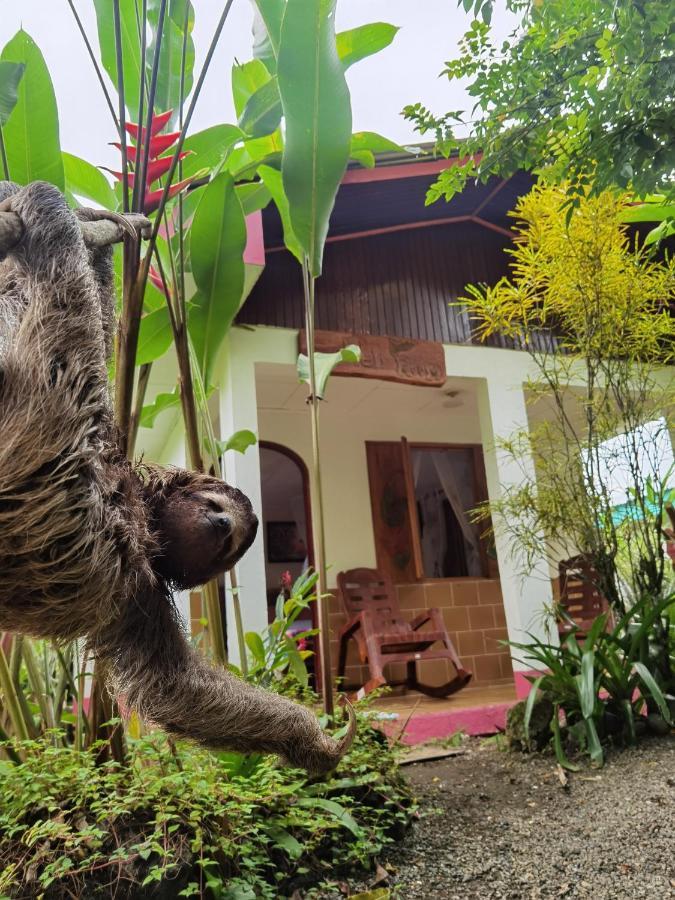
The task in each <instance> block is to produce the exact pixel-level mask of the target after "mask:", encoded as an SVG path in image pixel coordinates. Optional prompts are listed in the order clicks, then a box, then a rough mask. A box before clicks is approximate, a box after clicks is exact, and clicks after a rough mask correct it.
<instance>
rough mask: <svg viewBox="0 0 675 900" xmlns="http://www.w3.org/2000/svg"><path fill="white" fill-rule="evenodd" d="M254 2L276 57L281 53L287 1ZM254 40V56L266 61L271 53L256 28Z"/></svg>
mask: <svg viewBox="0 0 675 900" xmlns="http://www.w3.org/2000/svg"><path fill="white" fill-rule="evenodd" d="M254 2H255V5H256V7H257V9H258V12H259V14H260V18H261V19H262V21H263V24H264V26H265V31H266V37H267V40H268V41H269V44H270V47H271V52H272V54H273V55H274V56H277V55H278V53H279V41H280V39H281V22H282V20H283V18H284V11H285V9H286V0H254ZM254 38H255V46H254V48H253V49H254V56H255V57H256V58H257V59H263V60H266V59H267V58H268V57H269V55H270V51H269V49H268V48H267V47H266V46H265V40H264V37H263V36H262V35H259V34H258V32H257V30H256V29H255V28H254Z"/></svg>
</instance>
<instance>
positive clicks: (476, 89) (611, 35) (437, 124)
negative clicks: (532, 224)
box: [404, 0, 675, 218]
mask: <svg viewBox="0 0 675 900" xmlns="http://www.w3.org/2000/svg"><path fill="white" fill-rule="evenodd" d="M460 4H461V5H463V6H464V9H465V10H466V11H467V12H468V11H473V13H474V14H475V15H476V16H477V17H478V16H480V17H481V20H480V21H479V20H478V19H476V20H475V21H473V22H472V24H471V27H470V28H469V30H468V31H467V32H466V34H465V35H464V37H463V39H462V41H461V42H460V47H459V49H460V53H459V56H458V57H456V58H455V59H452V60H450V61H449V62H447V63H446V64H445V68H444V69H443V74H444V75H445V76H446V77H447V78H448V79H449V80H451V81H453V80H457V79H466V80H468V90H469V94H470V96H471V97H473V98H475V105H474V107H473V109H472V110H471V111H469V112H466V111H452V112H447V113H445V114H442V115H435V114H434V113H432V112H431V111H430V110H428V109H427V108H426V107H424V106H423V105H422V104H421V103H415V104H414V105H411V106H407V107H406V108H405V110H404V115H405V116H406V117H407V118H408V119H410V120H412V121H413V122H414V123H415V124H416V126H417V128H418V129H419V130H420V131H421V132H422V133H424V132H429V131H432V132H434V133H435V135H436V137H437V140H438V144H439V148H440V150H441V151H442V152H443V153H444V154H446V155H450V154H451V153H454V152H458V151H460V150H461V155H462V157H464V156H465V154H468V156H467V159H466V161H465V162H463V163H462V164H460V165H458V166H453V167H451V168H449V169H447V170H445V171H444V172H443V173H442V174H441V175H440V177H439V179H438V182H437V183H436V185H435V186H434V187H433V188H432V190H431V192H430V195H429V200H430V201H432V200H434V199H437V198H438V197H440V196H445V197H446V198H449V197H450V196H452V195H453V194H454V193H456V192H457V191H458V190H461V188H462V186H463V184H464V183H465V181H466V179H467V178H469V177H476V176H477V177H479V178H480V179H481V180H485V179H487V178H488V177H489V176H490V175H503V176H508V175H511V174H512V173H513V172H514V171H515V170H516V169H519V168H526V169H531V170H536V171H542V170H544V171H546V173H547V174H548V175H549V176H550V177H552V178H554V179H555V180H567V181H569V182H570V183H572V184H577V185H579V184H580V185H581V187H582V188H584V186H586V185H590V184H592V190H593V191H596V192H600V191H602V190H604V189H605V188H608V187H620V188H623V189H630V190H632V191H634V192H635V193H636V194H637V195H639V196H646V195H649V194H658V195H664V196H665V200H666V202H671V203H672V202H673V201H674V200H675V179H674V178H673V172H674V171H675V117H674V116H673V112H672V104H673V94H674V92H675V19H674V18H673V4H672V2H671V0H615V2H612V3H608V2H606V0H545V2H544V0H507V4H506V5H507V8H508V10H509V11H510V12H512V13H514V14H516V15H517V16H518V17H519V22H518V26H517V28H516V29H515V30H514V31H513V33H512V34H511V35H510V37H509V39H508V40H506V41H504V42H501V41H499V42H498V41H496V40H495V38H494V37H493V35H492V29H491V25H490V22H491V17H492V11H493V7H494V5H495V4H494V2H493V0H460ZM466 129H468V132H469V136H468V138H466V139H464V140H462V139H461V138H459V137H458V136H457V133H458V132H460V133H464V132H465V131H466ZM475 154H480V156H479V158H477V157H476V156H475ZM665 215H667V213H666V214H665ZM658 217H660V218H663V217H664V214H662V215H660V216H658Z"/></svg>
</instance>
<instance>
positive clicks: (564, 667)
mask: <svg viewBox="0 0 675 900" xmlns="http://www.w3.org/2000/svg"><path fill="white" fill-rule="evenodd" d="M607 615H608V614H607V613H605V614H603V615H601V616H598V618H597V619H596V620H595V622H594V623H593V626H592V627H591V629H590V631H589V632H588V634H587V635H586V636H585V637H584V638H583V639H582V638H580V637H579V635H578V629H576V628H575V629H574V630H573V633H572V634H570V635H569V636H568V637H567V638H566V639H565V640H564V641H563V642H562V643H561V644H560V645H559V646H558V645H557V644H548V643H545V642H543V641H540V640H537V639H536V638H535V637H534V636H533V635H530V637H531V638H532V641H531V643H528V644H518V643H514V644H512V646H513V647H515V648H516V649H518V650H521V651H523V652H524V653H525V654H526V656H527V658H528V659H529V660H535V661H536V663H537V668H539V669H541V670H542V671H543V672H544V674H542V675H539V676H538V677H536V678H535V677H532V678H531V679H530V680H531V681H532V687H531V689H530V694H529V697H528V699H527V703H526V704H525V707H524V710H523V726H524V734H525V741H524V743H529V742H530V738H531V737H532V735H531V734H530V723H531V719H532V714H533V711H534V710H535V708H536V703H537V699H538V698H539V697H542V696H543V697H544V698H546V700H548V701H549V702H550V703H551V705H552V717H550V720H551V732H552V740H553V746H554V749H555V752H556V756H557V758H558V761H559V762H560V764H561V765H563V766H566V767H567V768H574V766H572V764H571V763H570V762H569V761H568V760H567V758H566V756H565V753H564V749H563V744H564V743H565V739H566V740H567V743H568V745H571V746H572V747H575V748H577V749H581V750H584V751H586V752H587V753H588V755H589V756H590V758H591V760H592V761H593V762H594V763H595V764H597V765H602V763H603V761H604V750H603V744H604V743H606V742H607V741H608V740H610V739H611V740H615V741H617V740H618V741H621V742H628V743H635V741H636V738H637V736H638V732H639V731H640V726H641V725H643V724H646V722H645V719H644V713H648V718H647V720H646V721H647V722H649V724H650V726H652V730H653V731H657V729H658V728H659V727H663V728H665V729H666V731H667V730H668V726H669V725H670V724H672V714H671V708H670V704H671V703H672V701H673V695H674V694H675V680H674V676H673V668H672V661H673V660H672V657H673V650H674V649H675V645H674V644H673V643H672V636H673V630H672V621H673V617H674V616H675V595H673V594H670V595H669V596H667V597H665V598H664V599H662V600H660V601H658V602H657V601H654V600H653V599H652V598H649V597H645V598H643V599H642V600H640V601H638V602H637V603H636V604H635V605H634V606H633V607H632V608H631V609H630V610H628V612H627V613H626V614H625V615H624V616H622V617H621V618H620V619H619V621H618V622H616V624H615V625H614V626H613V627H612V628H610V629H608V628H607ZM561 711H562V713H563V723H564V727H563V726H561V723H560V715H559V713H560V712H561ZM661 722H662V723H663V726H661V725H660V723H661Z"/></svg>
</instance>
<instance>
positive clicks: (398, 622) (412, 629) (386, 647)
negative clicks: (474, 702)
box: [337, 569, 471, 697]
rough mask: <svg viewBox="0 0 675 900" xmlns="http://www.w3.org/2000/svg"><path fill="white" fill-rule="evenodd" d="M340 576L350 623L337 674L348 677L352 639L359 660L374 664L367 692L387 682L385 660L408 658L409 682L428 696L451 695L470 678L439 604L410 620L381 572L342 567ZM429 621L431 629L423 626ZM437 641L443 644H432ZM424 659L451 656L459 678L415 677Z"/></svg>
mask: <svg viewBox="0 0 675 900" xmlns="http://www.w3.org/2000/svg"><path fill="white" fill-rule="evenodd" d="M337 580H338V587H339V589H340V596H341V598H342V606H343V608H344V611H345V613H346V615H347V624H346V625H345V626H344V627H343V628H342V630H341V632H340V657H339V662H338V678H344V674H345V664H346V661H347V645H348V644H349V641H350V640H351V638H354V640H355V641H356V644H357V647H358V651H359V657H360V658H361V662H362V663H364V664H365V663H367V664H368V668H369V669H370V680H369V681H368V682H367V683H366V684H365V685H364V687H363V689H362V690H363V691H364V693H366V694H368V693H370V691H372V690H374V689H375V688H377V687H380V686H381V685H383V684H386V681H387V680H386V678H385V677H384V674H383V669H384V666H385V665H387V663H398V662H401V663H406V666H407V677H406V680H405V684H406V686H407V687H408V688H411V689H413V690H416V691H421V692H422V693H423V694H428V695H429V696H430V697H447V696H448V695H449V694H454V693H455V692H456V691H459V690H461V688H463V687H465V686H466V685H467V684H468V683H469V681H470V680H471V673H470V672H467V671H466V669H464V668H463V667H462V663H461V662H460V660H459V657H458V656H457V653H456V651H455V648H454V647H453V645H452V641H451V640H450V636H449V635H448V629H447V628H446V626H445V622H444V621H443V617H442V615H441V612H440V610H439V609H428V610H426V611H425V612H423V613H421V614H420V615H419V616H417V617H416V618H415V619H413V620H412V622H407V621H405V620H404V619H403V617H402V614H401V610H400V607H399V605H398V599H397V597H396V592H395V590H394V586H393V584H392V583H391V581H390V580H389V579H388V578H387V577H386V576H384V575H382V574H380V572H378V571H376V570H375V569H350V570H349V571H348V572H340V574H339V575H338V579H337ZM428 623H429V624H431V629H430V630H428V629H427V630H424V631H421V630H420V629H421V628H422V626H423V625H426V624H428ZM439 643H440V644H441V645H442V646H440V647H434V644H439ZM423 659H449V660H450V662H451V663H452V665H453V666H454V667H455V669H456V674H455V677H454V678H452V679H451V680H450V681H448V682H447V684H443V685H439V686H438V687H433V686H431V685H427V684H422V683H421V682H420V681H418V680H417V663H418V661H419V660H423Z"/></svg>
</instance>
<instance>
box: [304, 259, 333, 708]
mask: <svg viewBox="0 0 675 900" xmlns="http://www.w3.org/2000/svg"><path fill="white" fill-rule="evenodd" d="M302 283H303V290H304V297H305V331H306V333H307V359H308V363H309V407H310V418H311V422H312V468H311V480H312V498H313V508H314V515H313V516H312V537H313V540H314V556H315V560H314V563H315V566H316V572H317V576H318V578H317V600H316V608H317V612H318V619H319V622H318V625H319V646H320V648H321V689H322V692H323V708H324V712H325V713H326V715H327V716H332V715H333V712H334V704H333V677H332V671H331V659H330V656H331V654H330V630H329V617H328V604H327V601H328V585H327V577H326V549H325V534H324V511H323V492H322V487H321V454H320V434H319V402H320V400H319V397H318V395H317V387H316V366H315V359H314V290H315V285H316V280H315V279H314V278H313V277H310V274H309V264H308V259H307V257H306V256H305V258H304V260H303V263H302Z"/></svg>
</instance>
